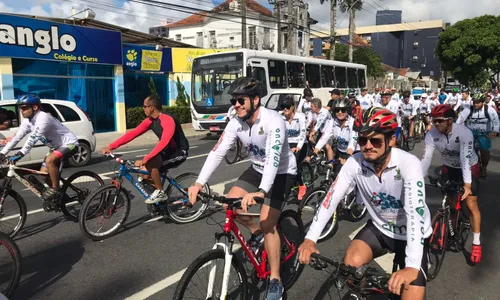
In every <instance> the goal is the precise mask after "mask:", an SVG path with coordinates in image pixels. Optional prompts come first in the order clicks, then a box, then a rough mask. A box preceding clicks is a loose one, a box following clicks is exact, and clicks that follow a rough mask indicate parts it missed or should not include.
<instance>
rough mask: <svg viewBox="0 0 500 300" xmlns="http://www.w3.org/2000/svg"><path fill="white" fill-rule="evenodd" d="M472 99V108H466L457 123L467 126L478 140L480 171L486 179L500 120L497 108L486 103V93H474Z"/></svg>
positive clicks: (499, 127)
mask: <svg viewBox="0 0 500 300" xmlns="http://www.w3.org/2000/svg"><path fill="white" fill-rule="evenodd" d="M472 101H473V105H472V109H464V111H462V113H461V114H460V116H459V117H458V120H457V124H462V125H465V126H467V128H469V129H470V130H471V131H472V134H473V135H474V138H475V139H476V140H477V142H478V145H479V151H480V154H481V166H480V171H479V173H480V176H481V178H483V179H486V178H487V171H486V168H487V167H488V163H489V161H490V150H491V139H493V138H495V137H496V136H497V133H498V132H499V129H500V122H499V120H498V114H497V113H496V111H495V109H493V108H492V107H490V106H488V105H486V104H485V103H484V101H485V97H484V95H482V94H478V95H474V97H473V98H472Z"/></svg>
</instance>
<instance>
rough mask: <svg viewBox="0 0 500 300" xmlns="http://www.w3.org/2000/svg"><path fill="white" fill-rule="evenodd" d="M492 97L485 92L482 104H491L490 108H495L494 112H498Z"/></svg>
mask: <svg viewBox="0 0 500 300" xmlns="http://www.w3.org/2000/svg"><path fill="white" fill-rule="evenodd" d="M492 99H493V97H492V96H491V94H490V93H487V94H486V101H484V104H486V105H488V106H491V108H493V109H494V110H495V112H497V113H498V109H497V106H496V105H495V102H494V101H493V100H492Z"/></svg>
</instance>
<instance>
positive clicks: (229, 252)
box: [207, 232, 234, 299]
mask: <svg viewBox="0 0 500 300" xmlns="http://www.w3.org/2000/svg"><path fill="white" fill-rule="evenodd" d="M222 237H227V238H228V241H229V244H226V243H222V242H220V239H221V238H222ZM215 241H216V242H215V245H214V246H213V247H212V250H215V249H219V248H222V250H223V251H224V271H223V275H222V289H221V294H220V297H219V298H221V299H225V298H226V295H227V289H228V284H229V275H230V272H231V265H232V260H233V244H234V237H233V236H232V235H231V234H230V233H226V232H223V233H216V234H215ZM207 268H210V275H209V278H208V285H207V299H211V298H212V297H213V295H212V294H213V291H214V284H215V279H216V276H217V264H216V263H214V264H213V266H211V265H210V263H209V264H208V265H207Z"/></svg>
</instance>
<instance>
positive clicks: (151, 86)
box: [148, 76, 158, 95]
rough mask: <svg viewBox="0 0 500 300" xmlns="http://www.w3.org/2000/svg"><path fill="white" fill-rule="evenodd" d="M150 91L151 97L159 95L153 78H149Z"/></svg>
mask: <svg viewBox="0 0 500 300" xmlns="http://www.w3.org/2000/svg"><path fill="white" fill-rule="evenodd" d="M148 85H149V91H150V94H151V95H158V93H157V92H156V85H155V82H154V80H153V77H152V76H149V83H148Z"/></svg>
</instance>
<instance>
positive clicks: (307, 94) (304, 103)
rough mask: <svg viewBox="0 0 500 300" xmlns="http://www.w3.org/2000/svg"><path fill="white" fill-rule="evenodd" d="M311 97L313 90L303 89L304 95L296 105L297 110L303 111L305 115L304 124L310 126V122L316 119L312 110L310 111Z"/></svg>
mask: <svg viewBox="0 0 500 300" xmlns="http://www.w3.org/2000/svg"><path fill="white" fill-rule="evenodd" d="M312 98H313V92H312V90H311V89H310V88H305V89H304V96H302V99H300V101H299V105H298V106H297V112H300V113H303V114H304V115H305V116H306V126H307V128H310V126H311V124H312V123H313V122H314V121H316V119H315V116H314V114H313V112H312V111H311V100H312Z"/></svg>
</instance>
